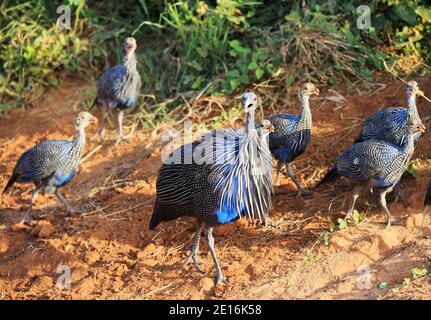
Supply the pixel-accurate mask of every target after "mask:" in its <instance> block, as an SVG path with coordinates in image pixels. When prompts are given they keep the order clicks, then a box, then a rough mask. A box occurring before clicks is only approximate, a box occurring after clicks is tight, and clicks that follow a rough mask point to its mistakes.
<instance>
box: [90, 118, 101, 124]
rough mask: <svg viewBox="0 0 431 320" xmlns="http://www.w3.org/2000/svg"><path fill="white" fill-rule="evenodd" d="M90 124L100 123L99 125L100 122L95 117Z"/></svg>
mask: <svg viewBox="0 0 431 320" xmlns="http://www.w3.org/2000/svg"><path fill="white" fill-rule="evenodd" d="M90 123H94V124H98V123H99V120H97V118H96V117H94V116H93V117H92V118H91V119H90Z"/></svg>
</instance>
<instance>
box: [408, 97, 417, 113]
mask: <svg viewBox="0 0 431 320" xmlns="http://www.w3.org/2000/svg"><path fill="white" fill-rule="evenodd" d="M407 109H408V112H409V115H410V116H414V117H419V114H418V109H417V107H416V95H415V94H412V93H410V94H409V95H408V96H407Z"/></svg>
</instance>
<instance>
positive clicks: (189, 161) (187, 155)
mask: <svg viewBox="0 0 431 320" xmlns="http://www.w3.org/2000/svg"><path fill="white" fill-rule="evenodd" d="M242 103H243V106H244V110H245V112H246V113H247V121H246V126H245V128H242V129H239V130H234V129H226V130H217V131H213V132H212V133H210V134H207V135H206V136H204V137H203V138H201V139H199V140H197V141H195V142H194V143H192V144H188V145H184V146H182V147H180V148H179V149H177V150H176V151H174V153H173V156H172V158H171V159H170V161H169V163H167V162H166V161H165V164H163V165H162V167H161V168H160V170H159V175H158V179H157V198H156V203H155V206H154V211H153V215H152V217H151V221H150V229H154V228H155V227H156V226H157V225H158V224H159V223H160V222H163V221H169V220H173V219H176V218H178V217H180V216H186V215H187V216H194V217H197V218H198V224H197V228H196V233H195V236H194V241H193V246H192V250H191V252H192V253H191V255H190V256H189V257H188V259H187V260H186V261H185V263H184V265H186V264H188V263H190V262H193V263H194V266H195V269H196V270H197V271H200V268H199V266H198V263H199V258H198V251H199V240H200V236H201V229H202V226H204V228H205V239H206V243H207V245H208V247H209V250H210V252H211V255H212V257H213V261H214V264H215V267H216V280H217V284H218V283H221V282H226V279H225V277H224V275H223V272H222V269H221V267H220V264H219V262H218V259H217V255H216V252H215V248H214V238H213V235H212V232H213V229H214V227H216V226H217V225H220V224H229V223H231V222H233V221H234V220H236V219H237V218H239V217H240V216H246V217H248V218H249V219H259V220H260V221H261V222H264V223H266V222H267V215H268V213H269V211H270V209H271V205H272V202H271V196H272V192H273V190H272V183H271V171H272V157H271V154H270V151H269V148H268V142H267V140H268V134H269V133H270V132H271V131H273V129H274V128H273V126H272V125H271V124H270V122H269V121H263V122H262V124H261V126H260V128H258V129H257V130H256V129H255V124H254V112H255V109H256V106H257V97H256V95H255V94H254V93H251V92H250V93H246V94H244V96H243V100H242Z"/></svg>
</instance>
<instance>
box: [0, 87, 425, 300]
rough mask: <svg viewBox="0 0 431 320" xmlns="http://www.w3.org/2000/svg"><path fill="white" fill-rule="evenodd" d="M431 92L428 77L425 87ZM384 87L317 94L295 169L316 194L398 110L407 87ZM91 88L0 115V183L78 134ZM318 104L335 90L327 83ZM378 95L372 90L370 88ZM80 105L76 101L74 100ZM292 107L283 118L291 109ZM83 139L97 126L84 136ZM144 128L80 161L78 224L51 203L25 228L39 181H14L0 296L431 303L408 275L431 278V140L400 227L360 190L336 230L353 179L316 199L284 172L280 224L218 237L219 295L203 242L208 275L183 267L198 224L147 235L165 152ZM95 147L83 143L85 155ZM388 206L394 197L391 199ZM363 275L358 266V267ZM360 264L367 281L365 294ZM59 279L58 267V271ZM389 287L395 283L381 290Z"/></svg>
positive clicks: (55, 92)
mask: <svg viewBox="0 0 431 320" xmlns="http://www.w3.org/2000/svg"><path fill="white" fill-rule="evenodd" d="M417 80H418V82H419V85H420V87H421V88H422V89H423V90H424V91H425V93H426V94H428V95H431V82H430V81H429V79H417ZM384 82H386V85H385V86H382V87H380V86H377V85H376V87H375V89H378V88H380V89H379V90H377V92H375V93H373V94H371V93H362V94H359V93H358V94H357V95H350V96H347V95H344V93H343V92H340V93H341V94H343V95H344V97H345V98H346V99H347V101H340V102H334V101H330V100H327V99H319V100H312V101H311V107H312V113H313V137H312V143H311V145H310V146H309V148H308V150H307V152H306V153H305V154H304V155H303V156H301V157H300V158H299V159H297V161H296V162H295V165H296V167H297V171H298V176H299V178H300V180H301V182H302V183H303V184H304V185H306V186H307V187H309V188H310V187H311V186H312V185H313V184H314V183H315V182H316V181H317V180H318V178H319V177H321V176H322V175H323V174H324V172H326V170H327V169H328V168H329V166H330V165H331V164H332V162H333V161H334V159H335V157H336V155H337V154H338V152H339V151H340V150H342V149H343V148H345V147H346V146H348V145H349V144H350V143H351V141H352V140H353V138H354V137H355V135H356V134H357V131H358V129H359V127H358V126H359V125H360V123H361V121H362V119H364V118H365V117H366V116H367V115H369V114H371V113H372V112H374V111H375V110H377V109H378V108H379V107H381V106H391V105H404V104H405V103H404V101H405V98H404V90H403V86H402V84H400V83H398V82H397V83H395V82H394V81H392V80H391V79H386V80H385V81H384ZM88 87H91V85H89V84H87V83H85V82H82V81H77V80H66V81H64V82H63V85H62V87H61V88H58V89H49V90H48V91H47V92H46V94H45V95H44V97H43V99H41V100H40V101H37V103H36V105H35V107H34V108H33V109H31V110H30V111H27V112H20V111H16V112H12V113H11V114H10V115H9V116H8V118H7V119H0V188H3V186H4V185H5V184H6V182H7V179H8V178H9V174H10V172H11V170H12V168H13V166H14V164H15V161H16V160H17V158H18V156H19V155H20V154H21V153H22V152H23V151H24V150H26V149H27V148H29V147H31V146H33V145H34V144H35V143H37V142H39V141H41V140H44V139H64V138H69V137H71V136H72V135H73V134H74V127H73V116H74V113H75V112H76V110H77V107H78V104H79V101H80V99H82V95H83V93H82V92H83V90H84V89H85V88H88ZM322 89H323V90H322V91H323V92H322V94H321V97H320V98H324V97H330V96H336V93H334V92H333V91H331V90H329V89H330V88H322ZM374 91H376V90H374ZM77 102H78V103H77ZM418 105H419V112H420V114H421V116H422V119H424V120H425V123H426V125H427V127H428V128H429V127H430V125H431V124H430V121H429V120H430V115H431V112H430V104H429V103H428V102H426V101H425V100H424V99H419V101H418ZM297 109H298V105H297V104H296V103H295V107H294V108H293V107H289V108H286V107H284V106H278V107H277V111H280V112H282V111H289V112H297V111H296V110H297ZM89 131H90V132H89V134H88V135H89V136H90V135H92V134H93V133H94V131H95V130H94V129H90V130H89ZM148 141H149V134H146V133H138V134H136V135H135V136H134V137H133V138H132V139H130V140H129V141H128V142H126V143H122V144H121V145H119V146H116V147H115V146H114V145H113V143H106V144H105V145H103V146H102V148H100V149H99V150H98V151H97V152H95V153H94V154H93V155H92V156H91V157H90V158H88V160H86V161H84V163H83V164H82V167H81V170H80V172H79V174H78V176H77V177H76V178H75V179H74V180H73V181H72V183H70V184H69V185H67V186H66V187H65V188H64V189H63V192H64V194H65V195H66V197H67V198H68V199H69V200H70V201H71V202H72V204H73V205H75V206H77V207H81V208H84V209H85V214H84V215H83V216H72V217H66V218H65V217H63V216H62V213H63V212H64V210H63V208H62V207H61V206H60V204H59V203H58V201H57V200H56V199H55V198H53V197H51V196H49V197H48V196H45V197H43V196H41V197H39V198H38V199H37V201H36V203H35V206H34V213H35V215H37V216H39V219H38V220H36V221H35V222H34V223H33V225H32V226H31V227H29V228H18V227H17V226H16V225H15V224H16V223H17V222H19V221H20V219H21V217H22V215H23V214H24V211H25V210H26V208H27V205H28V201H29V199H30V192H29V191H30V190H31V187H30V186H27V185H18V186H16V187H15V189H14V191H13V192H12V193H11V194H9V195H5V196H4V197H3V198H2V199H1V205H0V299H2V298H3V299H24V298H31V299H53V298H66V299H78V298H83V299H104V298H113V299H171V298H172V299H190V298H192V299H203V298H205V299H214V298H216V299H219V298H233V299H239V298H245V299H298V298H299V299H302V298H306V299H307V298H318V299H352V298H361V299H375V298H395V299H396V298H426V299H430V298H431V281H430V280H429V278H422V279H419V280H416V281H414V282H413V283H411V284H410V285H408V286H406V287H404V288H401V289H399V290H392V289H394V288H395V289H397V288H399V287H401V286H402V285H403V282H404V279H405V278H408V277H410V278H412V275H411V269H412V268H414V267H419V268H423V267H427V268H428V270H429V271H431V262H430V259H431V227H430V226H431V218H430V219H429V220H428V223H427V224H426V226H425V227H424V228H422V227H421V219H422V214H421V209H422V201H423V197H424V194H425V190H426V186H427V183H428V177H429V176H430V173H431V167H430V162H429V161H428V160H426V159H427V158H431V154H430V150H431V148H430V137H429V133H427V134H426V135H425V137H424V138H422V139H421V140H420V142H419V144H418V147H417V150H416V152H415V156H414V157H415V158H420V159H422V160H421V161H419V164H418V170H417V177H416V178H413V177H412V176H411V175H406V176H405V177H404V178H403V190H404V192H405V193H406V196H407V201H408V206H407V207H406V206H404V205H403V204H402V203H401V202H400V203H398V204H396V205H394V206H392V208H391V210H392V212H393V214H394V216H396V217H402V221H403V223H402V225H400V226H393V227H391V228H390V229H386V230H385V229H384V225H383V224H382V222H383V221H384V215H383V214H382V213H381V211H380V209H379V208H378V207H377V203H378V202H377V201H376V200H377V199H376V196H375V195H370V194H367V193H365V192H364V193H363V197H361V198H360V200H359V201H358V205H357V209H358V210H359V211H360V213H361V214H362V215H364V216H365V220H364V221H362V222H361V223H360V224H359V225H356V226H355V225H352V224H351V225H349V227H348V228H346V229H344V230H340V231H336V232H333V233H330V234H328V237H327V244H325V241H324V236H323V235H324V232H325V231H329V225H330V222H331V221H333V222H336V221H337V219H338V218H339V217H342V215H343V214H345V210H346V208H347V205H348V201H349V200H350V192H351V187H352V184H351V183H349V182H348V181H346V180H343V179H341V180H339V181H338V182H336V183H334V184H332V185H328V186H323V187H322V188H321V189H319V190H318V191H317V192H315V193H314V194H313V195H312V196H311V197H309V198H306V199H305V198H296V197H295V190H294V187H293V185H292V183H291V182H290V180H288V179H287V178H286V177H283V179H282V185H281V186H280V187H277V188H276V196H275V199H274V210H273V219H274V221H279V226H278V227H277V228H273V227H268V228H261V227H258V226H254V225H250V224H249V223H248V222H246V221H242V220H241V221H238V222H236V223H235V224H233V225H230V226H223V227H220V228H218V229H217V232H216V246H217V250H218V254H219V258H220V260H221V263H222V265H223V269H224V271H225V274H226V276H227V277H228V279H229V281H230V285H229V286H226V287H221V288H217V289H214V288H213V287H212V285H213V281H212V277H213V275H214V269H213V264H212V260H211V256H210V254H209V252H208V250H207V248H206V247H205V245H204V243H203V242H202V246H201V247H202V253H201V257H202V260H203V263H204V264H203V265H202V268H203V270H204V272H205V274H204V275H202V274H199V273H197V272H195V271H194V270H193V268H192V267H188V268H187V269H186V270H184V269H182V268H181V263H182V261H183V260H184V259H185V258H186V256H187V250H188V248H189V246H190V245H191V239H192V236H193V231H194V228H195V227H194V220H193V219H191V218H184V219H179V220H177V221H172V222H169V223H165V224H163V225H161V226H160V227H158V228H157V230H156V231H155V232H150V231H149V230H148V227H147V226H148V222H149V219H150V216H151V212H152V205H153V199H154V194H155V189H154V185H155V177H156V173H157V169H158V167H159V166H160V163H161V160H160V150H155V151H154V152H153V154H152V155H151V156H150V157H149V158H147V159H142V154H143V150H144V146H145V145H146V144H147V143H148ZM97 146H98V144H97V143H95V142H89V143H88V146H87V148H86V150H87V151H86V152H87V153H88V152H90V151H91V150H93V149H94V148H96V147H97ZM390 199H392V198H390ZM62 266H68V267H69V268H71V274H72V284H71V288H70V290H67V289H60V288H58V287H56V282H57V279H58V277H59V276H61V274H62V271H61V270H62V269H61V268H62ZM358 268H359V271H358ZM361 270H368V273H366V274H365V275H366V276H367V275H368V276H367V277H366V278H365V280H368V282H367V281H365V282H366V285H365V287H366V288H364V286H361V284H360V283H359V287H361V288H363V289H362V290H361V289H359V288H358V281H359V282H360V280H361V279H364V278H361ZM57 271H59V272H57ZM381 282H387V284H388V286H387V288H384V289H379V288H378V285H379V283H381Z"/></svg>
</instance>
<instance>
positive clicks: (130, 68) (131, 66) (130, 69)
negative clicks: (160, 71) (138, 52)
mask: <svg viewBox="0 0 431 320" xmlns="http://www.w3.org/2000/svg"><path fill="white" fill-rule="evenodd" d="M123 65H124V66H125V67H126V70H127V73H129V74H131V73H134V72H136V56H135V52H134V51H133V52H128V53H127V54H126V56H125V57H124V60H123Z"/></svg>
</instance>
